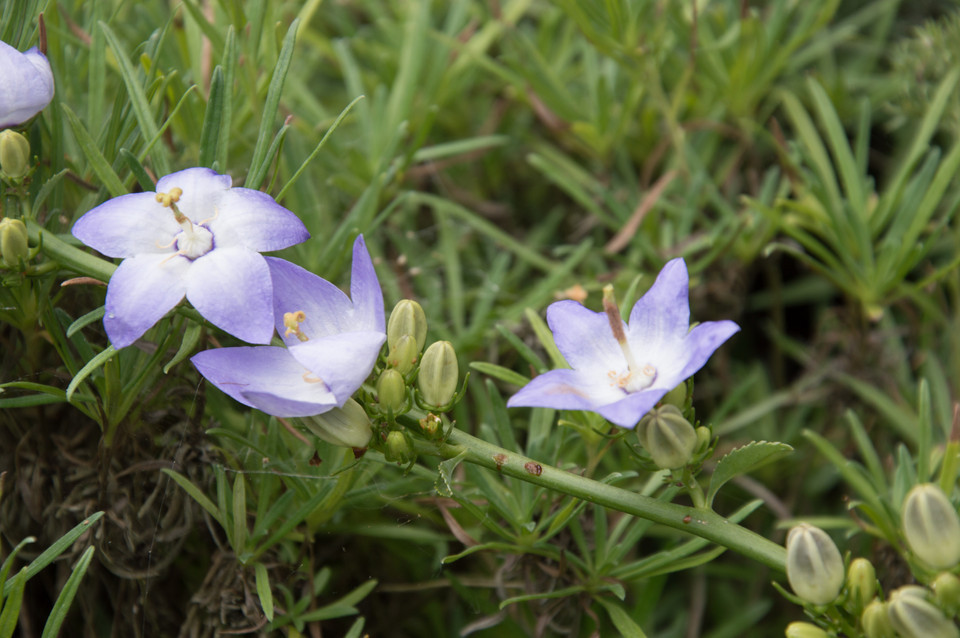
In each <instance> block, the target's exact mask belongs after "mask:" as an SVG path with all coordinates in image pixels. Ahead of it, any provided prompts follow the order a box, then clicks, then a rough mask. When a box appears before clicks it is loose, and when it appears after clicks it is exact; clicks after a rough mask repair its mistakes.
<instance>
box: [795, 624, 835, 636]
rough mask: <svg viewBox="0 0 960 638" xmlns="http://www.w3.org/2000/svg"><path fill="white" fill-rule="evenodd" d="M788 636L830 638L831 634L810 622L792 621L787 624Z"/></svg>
mask: <svg viewBox="0 0 960 638" xmlns="http://www.w3.org/2000/svg"><path fill="white" fill-rule="evenodd" d="M785 634H786V636H787V638H829V634H827V632H825V631H824V630H822V629H820V628H819V627H817V626H816V625H812V624H810V623H808V622H792V623H790V624H789V625H787V631H786V632H785Z"/></svg>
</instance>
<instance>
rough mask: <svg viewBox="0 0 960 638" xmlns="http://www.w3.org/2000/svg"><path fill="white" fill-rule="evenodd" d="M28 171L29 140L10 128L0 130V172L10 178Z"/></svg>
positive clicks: (17, 177) (19, 176) (20, 177)
mask: <svg viewBox="0 0 960 638" xmlns="http://www.w3.org/2000/svg"><path fill="white" fill-rule="evenodd" d="M28 172H30V142H29V141H28V140H27V138H26V137H24V136H23V135H22V134H20V133H17V132H16V131H13V130H11V129H6V130H4V131H0V173H2V174H3V176H4V177H7V178H9V179H12V180H19V179H22V178H23V176H24V175H26V174H27V173H28Z"/></svg>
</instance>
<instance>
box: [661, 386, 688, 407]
mask: <svg viewBox="0 0 960 638" xmlns="http://www.w3.org/2000/svg"><path fill="white" fill-rule="evenodd" d="M660 403H661V404H663V405H675V406H677V407H678V408H680V409H681V410H682V409H683V406H684V405H686V403H687V384H686V383H681V384H680V385H678V386H677V387H675V388H674V389H673V390H670V392H667V394H666V395H664V397H663V398H662V399H660Z"/></svg>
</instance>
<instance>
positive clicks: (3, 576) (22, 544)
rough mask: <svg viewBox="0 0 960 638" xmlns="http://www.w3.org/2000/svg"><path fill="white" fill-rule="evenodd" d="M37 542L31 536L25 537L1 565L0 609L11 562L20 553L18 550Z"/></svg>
mask: <svg viewBox="0 0 960 638" xmlns="http://www.w3.org/2000/svg"><path fill="white" fill-rule="evenodd" d="M35 542H37V539H36V538H35V537H33V536H27V537H26V538H25V539H23V540H22V541H20V542H19V543H17V546H16V547H14V548H13V551H11V552H10V554H9V555H8V556H7V557H6V558H5V559H4V561H3V565H2V566H0V585H3V587H0V607H2V605H3V596H4V594H6V590H5V587H6V584H7V576H8V575H9V574H10V570H11V569H12V568H13V561H14V560H15V559H16V558H17V554H19V553H20V550H21V549H23V548H24V547H26V546H27V545H29V544H30V543H35Z"/></svg>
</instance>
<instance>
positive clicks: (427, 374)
mask: <svg viewBox="0 0 960 638" xmlns="http://www.w3.org/2000/svg"><path fill="white" fill-rule="evenodd" d="M388 330H389V328H388ZM459 376H460V368H459V366H458V364H457V353H456V351H454V349H453V344H452V343H450V342H449V341H437V342H435V343H432V344H430V347H429V348H427V351H426V352H424V353H423V359H422V360H421V361H420V374H419V376H418V377H417V386H418V387H419V388H420V395H421V396H422V397H423V402H424V403H425V404H426V405H428V406H431V407H434V408H444V407H446V406H448V405H449V404H450V402H451V401H453V397H454V395H455V394H456V392H457V384H458V382H459Z"/></svg>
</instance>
